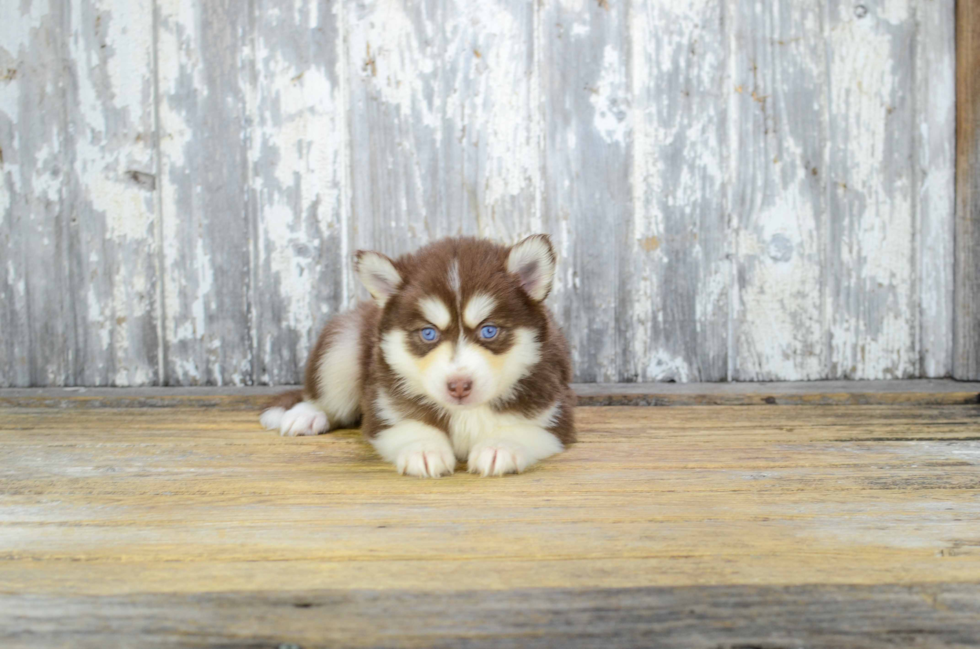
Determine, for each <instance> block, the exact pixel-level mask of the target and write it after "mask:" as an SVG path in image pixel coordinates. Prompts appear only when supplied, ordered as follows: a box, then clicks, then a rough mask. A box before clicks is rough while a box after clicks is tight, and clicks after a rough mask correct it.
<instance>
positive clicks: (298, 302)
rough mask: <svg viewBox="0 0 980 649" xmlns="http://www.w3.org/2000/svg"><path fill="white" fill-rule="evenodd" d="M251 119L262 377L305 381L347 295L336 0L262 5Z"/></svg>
mask: <svg viewBox="0 0 980 649" xmlns="http://www.w3.org/2000/svg"><path fill="white" fill-rule="evenodd" d="M253 10H254V12H255V16H256V20H255V22H254V29H255V33H254V35H253V36H252V38H254V54H253V56H254V65H255V79H254V82H252V86H251V90H250V93H252V96H253V97H254V99H253V100H252V102H251V103H250V104H249V108H248V121H249V123H250V124H253V125H254V126H253V129H252V135H251V142H250V151H249V165H250V168H251V177H252V183H251V187H250V188H249V190H250V193H249V203H250V211H251V212H252V214H251V216H252V217H253V218H254V219H255V225H254V228H253V231H254V232H255V233H256V237H255V240H254V241H253V242H252V246H253V251H252V268H251V272H252V286H253V288H252V290H251V292H250V294H249V298H248V301H249V307H250V309H251V312H252V315H251V319H252V326H253V327H254V333H253V339H254V344H255V351H254V354H255V356H254V358H253V361H252V362H253V366H254V374H255V380H256V381H257V382H259V383H264V384H269V383H271V384H282V383H290V382H294V381H297V380H298V379H299V377H301V376H302V375H303V368H304V367H305V366H306V359H307V356H308V355H309V353H310V350H311V349H312V347H313V344H314V342H315V341H316V336H317V335H318V334H319V330H320V328H321V327H322V326H323V324H324V323H325V322H326V320H327V319H328V318H329V317H331V316H333V315H336V314H337V313H338V312H339V311H340V310H342V309H343V308H344V307H345V306H346V305H347V303H348V302H349V300H348V292H349V286H348V284H349V275H350V273H349V269H350V262H351V259H352V257H353V255H352V252H351V250H350V234H351V233H350V228H351V223H350V208H349V205H348V204H347V202H346V201H347V200H348V196H347V192H346V191H345V184H346V183H347V182H348V172H347V168H346V165H347V154H348V152H347V149H346V146H347V142H346V138H345V133H346V129H347V123H346V117H345V107H344V101H345V97H344V93H343V89H342V75H343V73H344V71H343V70H342V69H341V62H342V54H343V51H342V50H343V41H342V38H341V27H340V16H339V15H338V11H337V10H336V7H335V3H330V2H327V1H326V0H291V1H290V2H286V3H283V2H271V1H269V0H258V1H257V2H255V3H254V9H253Z"/></svg>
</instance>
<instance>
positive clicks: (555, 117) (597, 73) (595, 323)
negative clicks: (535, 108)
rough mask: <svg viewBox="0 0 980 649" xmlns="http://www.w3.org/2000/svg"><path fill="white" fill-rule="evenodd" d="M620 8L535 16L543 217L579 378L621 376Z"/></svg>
mask: <svg viewBox="0 0 980 649" xmlns="http://www.w3.org/2000/svg"><path fill="white" fill-rule="evenodd" d="M626 13H627V12H626V5H625V4H624V3H618V2H614V3H606V2H599V3H597V2H578V3H564V2H559V1H558V0H552V1H549V2H545V3H543V11H542V14H541V16H540V18H539V20H540V24H541V36H540V42H539V47H540V50H541V51H540V54H539V57H540V73H541V103H542V111H543V115H544V125H543V129H544V133H543V138H544V147H543V151H544V153H543V163H542V168H543V170H544V171H543V179H542V183H543V188H542V191H543V208H542V209H543V219H544V221H545V223H546V224H547V226H546V227H547V228H548V229H549V230H550V231H551V233H552V235H553V237H554V239H555V245H556V248H557V251H558V256H559V258H560V260H561V261H560V266H559V269H558V274H557V276H556V279H555V298H554V304H555V307H556V311H557V315H558V319H559V321H560V322H561V323H562V325H563V327H564V329H565V333H566V335H567V336H568V338H569V343H570V344H571V347H572V362H573V364H574V365H575V366H576V367H577V368H578V375H579V376H580V377H582V379H583V380H585V381H616V380H619V378H620V374H621V369H620V367H621V364H622V362H623V360H624V358H623V356H624V355H623V354H621V349H622V347H626V348H629V346H630V345H629V339H628V338H627V339H624V340H623V341H622V343H623V344H622V346H621V344H620V337H621V335H622V333H623V332H624V331H625V333H626V335H627V336H628V335H629V331H628V329H626V327H627V325H628V322H627V320H626V318H627V317H628V314H629V311H627V308H628V304H629V303H625V304H624V303H621V298H623V297H625V298H629V297H630V296H629V295H628V294H621V293H622V292H621V290H620V289H621V284H622V282H623V280H624V279H625V278H626V276H625V275H622V274H621V273H620V258H621V257H622V256H623V251H622V246H623V244H624V243H626V236H627V232H628V229H629V225H630V221H631V216H632V196H631V192H630V170H631V166H632V164H631V160H630V156H631V153H632V145H631V137H630V135H631V131H632V106H631V98H630V95H631V88H630V44H629V43H630V41H629V38H628V23H627V15H626ZM649 305H650V303H649V301H645V302H644V304H643V305H642V307H641V308H648V307H649Z"/></svg>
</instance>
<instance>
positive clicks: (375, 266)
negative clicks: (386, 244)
mask: <svg viewBox="0 0 980 649" xmlns="http://www.w3.org/2000/svg"><path fill="white" fill-rule="evenodd" d="M354 268H356V269H357V275H358V277H360V278H361V283H362V284H364V288H366V289H367V290H368V293H370V294H371V297H373V298H374V301H375V302H377V303H378V306H381V307H383V306H384V305H385V302H387V301H388V298H390V297H391V296H392V295H394V294H395V291H397V290H398V287H399V286H401V284H402V276H401V275H399V274H398V269H397V268H395V264H394V263H393V262H392V261H391V260H390V259H388V258H387V257H385V256H384V255H382V254H381V253H380V252H374V251H372V250H358V251H357V256H356V259H355V261H354Z"/></svg>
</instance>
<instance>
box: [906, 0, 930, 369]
mask: <svg viewBox="0 0 980 649" xmlns="http://www.w3.org/2000/svg"><path fill="white" fill-rule="evenodd" d="M911 5H912V7H911V13H912V16H911V18H910V20H911V21H912V37H911V40H912V42H911V43H910V44H909V68H910V70H911V72H910V75H909V76H910V79H909V110H910V112H911V120H910V121H911V122H912V124H911V126H912V128H911V129H910V130H911V131H912V132H911V133H909V137H910V139H911V149H912V152H911V155H910V156H909V162H910V164H911V167H912V169H911V182H910V183H909V206H910V208H911V210H912V228H911V230H912V240H911V241H910V242H909V243H910V244H911V247H912V299H913V300H914V301H915V307H914V310H915V313H914V317H915V327H914V331H913V342H912V349H913V352H912V353H913V354H915V356H916V365H915V376H914V377H913V378H921V377H923V376H925V369H926V360H925V349H924V346H923V344H922V330H923V326H922V323H923V321H924V318H923V315H924V314H923V309H922V306H923V305H922V245H923V241H922V236H921V235H922V217H923V214H922V210H921V209H920V203H919V201H918V199H917V197H918V193H919V187H920V186H921V181H922V172H921V169H920V165H919V160H920V155H919V154H920V151H921V148H922V138H920V137H919V128H918V123H917V118H918V117H919V116H920V115H922V111H921V110H920V109H921V106H920V104H919V101H920V97H919V92H918V84H917V81H918V78H919V31H920V30H919V7H918V4H917V3H916V2H912V3H911Z"/></svg>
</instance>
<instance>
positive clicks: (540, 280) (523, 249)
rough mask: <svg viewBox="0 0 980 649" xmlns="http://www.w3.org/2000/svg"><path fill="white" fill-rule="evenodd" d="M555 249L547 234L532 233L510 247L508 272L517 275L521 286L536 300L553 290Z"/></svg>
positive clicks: (541, 298)
mask: <svg viewBox="0 0 980 649" xmlns="http://www.w3.org/2000/svg"><path fill="white" fill-rule="evenodd" d="M555 261H556V258H555V250H554V248H552V247H551V239H549V238H548V235H546V234H532V235H531V236H529V237H528V238H527V239H524V240H523V241H521V242H520V243H519V244H517V245H516V246H514V247H513V248H511V249H510V254H509V255H508V257H507V272H509V273H512V274H514V275H516V276H517V278H518V280H520V283H521V288H523V289H524V291H525V292H526V293H527V294H528V295H530V296H531V299H532V300H534V301H535V302H541V301H542V300H544V299H545V298H546V297H548V293H550V292H551V285H552V284H553V283H554V279H555Z"/></svg>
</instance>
